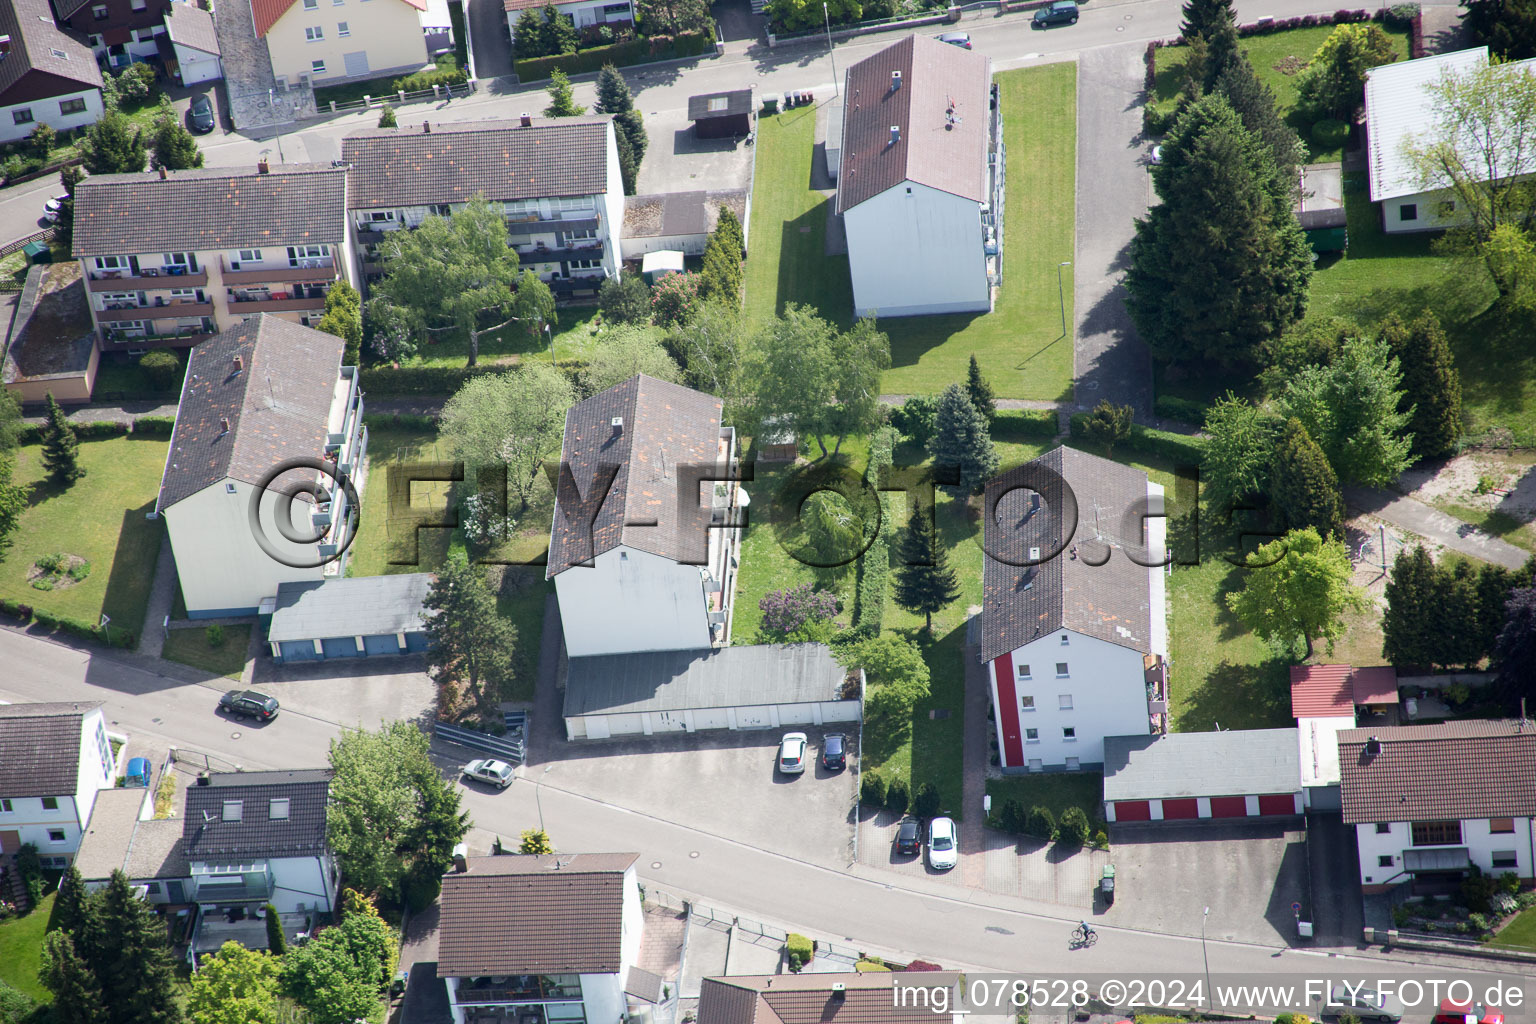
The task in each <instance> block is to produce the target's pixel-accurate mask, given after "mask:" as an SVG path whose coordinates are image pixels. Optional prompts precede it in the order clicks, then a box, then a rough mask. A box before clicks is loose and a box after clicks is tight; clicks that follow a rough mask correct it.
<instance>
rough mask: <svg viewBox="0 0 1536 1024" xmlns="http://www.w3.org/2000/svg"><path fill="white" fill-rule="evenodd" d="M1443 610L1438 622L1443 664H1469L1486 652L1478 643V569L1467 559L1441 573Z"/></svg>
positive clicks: (1440, 659)
mask: <svg viewBox="0 0 1536 1024" xmlns="http://www.w3.org/2000/svg"><path fill="white" fill-rule="evenodd" d="M1441 579H1442V585H1441V587H1440V588H1439V589H1440V594H1439V601H1438V606H1439V614H1438V615H1437V616H1436V617H1435V624H1436V626H1437V627H1438V629H1437V632H1438V633H1439V641H1438V646H1439V648H1440V651H1441V654H1440V657H1439V659H1438V660H1439V662H1440V664H1443V665H1458V666H1461V667H1462V668H1469V667H1471V666H1474V665H1476V664H1477V663H1478V661H1480V660H1481V659H1482V657H1483V654H1484V653H1485V652H1484V651H1482V650H1481V649H1480V648H1479V647H1478V642H1477V641H1478V625H1479V618H1478V614H1477V598H1478V593H1477V570H1476V569H1474V568H1472V563H1471V562H1467V561H1460V562H1457V563H1456V565H1455V567H1454V568H1452V569H1451V570H1450V571H1449V572H1442V573H1441Z"/></svg>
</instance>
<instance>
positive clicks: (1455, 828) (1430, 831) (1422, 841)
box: [1413, 821, 1461, 846]
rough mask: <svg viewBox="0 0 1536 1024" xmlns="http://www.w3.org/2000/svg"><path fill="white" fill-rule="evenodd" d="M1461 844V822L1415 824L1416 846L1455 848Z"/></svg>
mask: <svg viewBox="0 0 1536 1024" xmlns="http://www.w3.org/2000/svg"><path fill="white" fill-rule="evenodd" d="M1460 842H1461V822H1459V821H1416V822H1414V823H1413V845H1414V846H1455V845H1456V844H1457V843H1460Z"/></svg>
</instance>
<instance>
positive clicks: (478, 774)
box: [459, 757, 513, 789]
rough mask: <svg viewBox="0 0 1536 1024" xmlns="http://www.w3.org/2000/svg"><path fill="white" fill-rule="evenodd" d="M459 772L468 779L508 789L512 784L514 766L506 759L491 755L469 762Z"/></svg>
mask: <svg viewBox="0 0 1536 1024" xmlns="http://www.w3.org/2000/svg"><path fill="white" fill-rule="evenodd" d="M459 774H461V775H463V776H464V777H465V778H466V779H474V780H475V781H476V782H484V783H486V784H487V785H491V786H495V787H496V788H497V789H506V788H507V787H508V786H510V785H512V777H513V772H512V766H511V765H509V764H507V762H505V761H496V760H493V759H491V758H489V757H484V758H477V759H476V760H473V761H471V762H469V764H467V765H465V766H464V767H463V768H460V769H459Z"/></svg>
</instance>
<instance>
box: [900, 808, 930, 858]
mask: <svg viewBox="0 0 1536 1024" xmlns="http://www.w3.org/2000/svg"><path fill="white" fill-rule="evenodd" d="M922 849H923V826H922V824H921V823H920V822H919V821H918V820H917V819H916V818H908V819H906V820H905V821H903V822H902V823H901V824H900V825H899V826H897V828H896V852H897V853H898V854H905V855H906V856H909V857H916V856H917V855H918V854H919V853H921V852H922Z"/></svg>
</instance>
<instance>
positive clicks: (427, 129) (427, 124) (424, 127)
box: [421, 121, 432, 135]
mask: <svg viewBox="0 0 1536 1024" xmlns="http://www.w3.org/2000/svg"><path fill="white" fill-rule="evenodd" d="M421 134H423V135H431V134H432V122H431V121H423V122H421Z"/></svg>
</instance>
